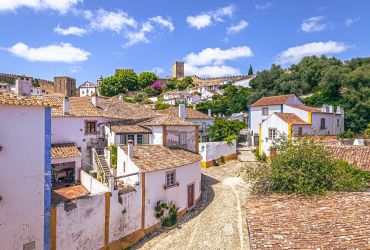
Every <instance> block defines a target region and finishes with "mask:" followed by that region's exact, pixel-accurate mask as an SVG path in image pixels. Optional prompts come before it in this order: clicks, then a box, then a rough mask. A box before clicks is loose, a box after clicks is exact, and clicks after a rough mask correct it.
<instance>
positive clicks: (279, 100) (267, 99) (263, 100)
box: [250, 94, 295, 107]
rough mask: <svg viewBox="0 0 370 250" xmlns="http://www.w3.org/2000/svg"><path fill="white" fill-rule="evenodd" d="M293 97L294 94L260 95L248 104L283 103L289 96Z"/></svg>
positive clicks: (253, 105) (254, 105)
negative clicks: (260, 96) (259, 97)
mask: <svg viewBox="0 0 370 250" xmlns="http://www.w3.org/2000/svg"><path fill="white" fill-rule="evenodd" d="M293 97H295V95H294V94H289V95H277V96H267V97H262V98H261V99H259V100H258V101H256V102H255V103H253V104H252V105H250V107H257V106H268V105H280V104H285V103H286V102H287V101H288V100H289V99H290V98H293Z"/></svg>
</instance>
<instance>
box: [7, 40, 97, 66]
mask: <svg viewBox="0 0 370 250" xmlns="http://www.w3.org/2000/svg"><path fill="white" fill-rule="evenodd" d="M7 50H8V51H9V52H10V53H12V54H13V55H15V56H18V57H20V58H23V59H26V60H28V61H31V62H64V63H74V62H82V61H86V60H87V59H88V57H89V56H90V52H88V51H85V50H83V49H80V48H76V47H73V46H72V45H71V44H69V43H60V44H56V45H47V46H44V47H38V48H32V47H29V46H28V45H27V44H24V43H22V42H19V43H17V44H15V45H13V46H12V47H10V48H8V49H7Z"/></svg>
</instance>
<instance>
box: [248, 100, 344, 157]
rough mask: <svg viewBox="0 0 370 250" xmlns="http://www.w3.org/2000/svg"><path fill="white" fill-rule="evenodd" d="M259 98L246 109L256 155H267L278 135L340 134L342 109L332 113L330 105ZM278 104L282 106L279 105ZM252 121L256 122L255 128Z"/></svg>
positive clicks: (342, 121) (291, 136) (342, 129)
mask: <svg viewBox="0 0 370 250" xmlns="http://www.w3.org/2000/svg"><path fill="white" fill-rule="evenodd" d="M263 99H264V98H262V99H260V100H259V101H257V102H256V103H255V104H252V105H251V106H250V111H251V112H250V116H251V118H250V123H249V124H250V128H251V131H252V133H253V132H254V138H255V140H254V145H255V146H257V145H258V146H259V152H260V154H262V153H265V154H266V155H269V154H270V152H269V150H270V147H271V145H272V144H273V141H274V140H275V139H276V138H278V137H279V136H283V135H285V136H286V137H288V138H289V139H291V138H293V137H297V136H302V135H305V134H308V135H319V136H333V135H339V134H340V133H341V132H343V131H344V110H343V108H342V107H337V108H336V110H334V107H333V106H330V105H324V106H323V107H322V108H318V107H311V106H306V105H303V104H302V103H298V101H299V100H298V98H297V99H296V97H295V96H294V95H293V96H292V97H287V96H277V97H273V98H272V99H271V98H270V99H264V100H263ZM297 100H298V101H297ZM281 102H284V103H282V104H280V105H279V104H278V103H281ZM257 104H258V105H257ZM261 104H262V105H261ZM259 105H261V106H259ZM256 117H257V118H256ZM265 117H266V118H265ZM254 119H255V120H254ZM256 120H257V121H258V120H259V121H260V123H259V124H258V125H256ZM256 126H257V127H258V128H257V129H256V128H255V127H256ZM252 128H254V131H253V130H252ZM256 131H257V132H256ZM256 138H257V140H258V141H257V140H256Z"/></svg>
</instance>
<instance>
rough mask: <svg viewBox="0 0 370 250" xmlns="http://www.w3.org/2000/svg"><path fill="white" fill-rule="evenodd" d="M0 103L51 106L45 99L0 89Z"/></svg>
mask: <svg viewBox="0 0 370 250" xmlns="http://www.w3.org/2000/svg"><path fill="white" fill-rule="evenodd" d="M0 104H3V105H19V106H38V107H48V106H52V103H50V102H48V101H47V100H35V99H32V98H30V97H26V96H20V95H16V94H13V93H9V92H3V91H0Z"/></svg>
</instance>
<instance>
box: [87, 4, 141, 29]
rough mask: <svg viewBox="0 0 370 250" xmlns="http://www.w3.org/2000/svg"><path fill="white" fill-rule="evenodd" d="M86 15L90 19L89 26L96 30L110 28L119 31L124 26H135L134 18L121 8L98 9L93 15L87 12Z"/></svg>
mask: <svg viewBox="0 0 370 250" xmlns="http://www.w3.org/2000/svg"><path fill="white" fill-rule="evenodd" d="M87 17H88V19H90V28H91V29H93V30H98V31H104V30H112V31H115V32H117V33H120V32H121V31H122V30H123V28H125V27H133V28H135V27H136V26H137V23H136V20H135V19H134V18H132V17H129V16H128V14H127V13H126V12H123V11H121V10H117V11H106V10H104V9H99V10H98V11H97V12H96V13H95V15H92V16H91V15H89V14H87Z"/></svg>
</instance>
